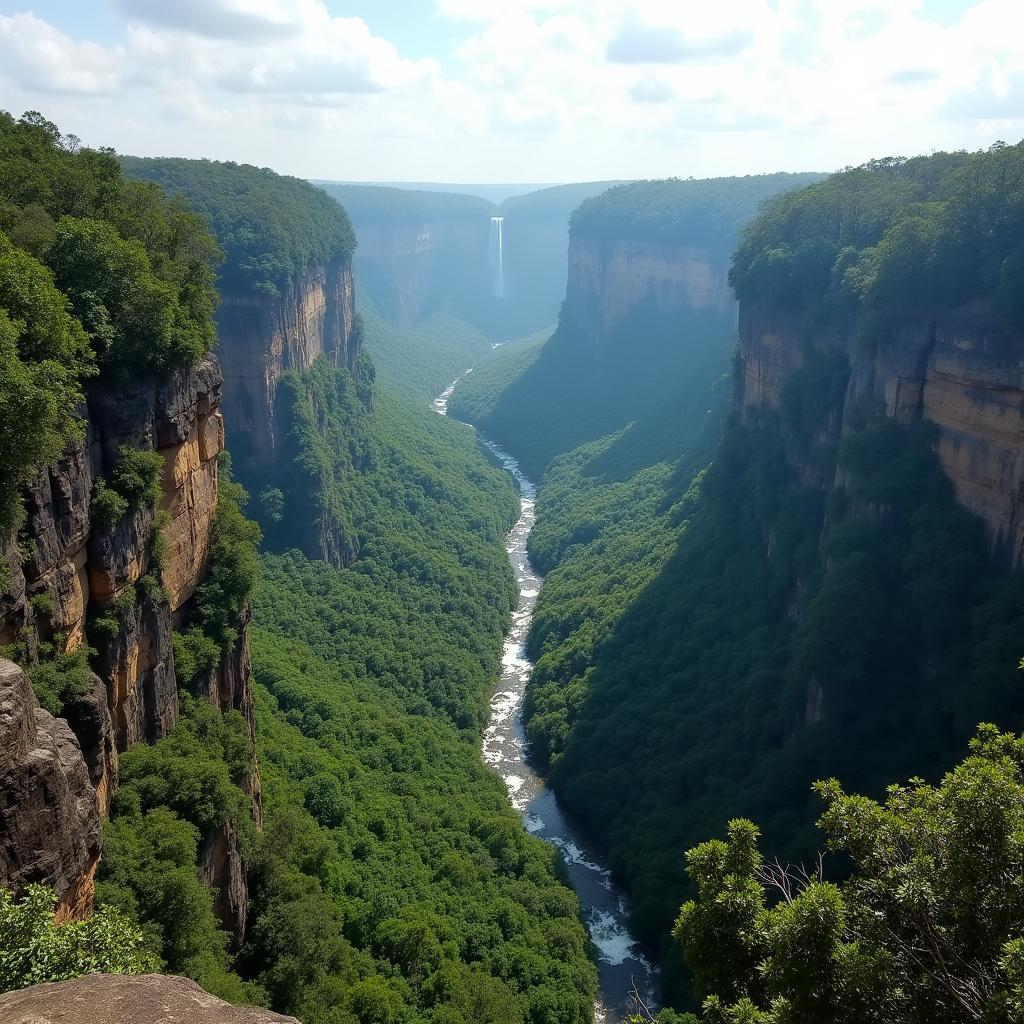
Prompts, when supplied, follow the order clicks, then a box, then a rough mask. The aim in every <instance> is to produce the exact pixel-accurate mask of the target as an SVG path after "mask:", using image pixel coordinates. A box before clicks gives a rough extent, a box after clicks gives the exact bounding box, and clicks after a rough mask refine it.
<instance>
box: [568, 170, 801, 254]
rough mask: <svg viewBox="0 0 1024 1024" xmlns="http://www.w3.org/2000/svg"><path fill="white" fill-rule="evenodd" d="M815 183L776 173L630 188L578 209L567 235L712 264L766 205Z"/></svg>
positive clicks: (674, 180)
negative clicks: (691, 255) (684, 250)
mask: <svg viewBox="0 0 1024 1024" xmlns="http://www.w3.org/2000/svg"><path fill="white" fill-rule="evenodd" d="M819 178H821V175H820V174H784V173H780V174H754V175H748V176H747V177H745V178H699V179H697V178H668V179H663V180H659V181H636V182H631V183H628V184H623V185H617V186H616V187H615V188H611V189H608V190H607V191H606V192H602V193H600V194H599V195H596V196H593V197H592V198H590V199H587V200H586V202H584V203H581V204H580V206H579V207H577V208H576V209H575V210H574V211H573V214H572V219H571V220H570V229H571V231H572V233H573V234H574V235H575V236H576V237H577V238H594V239H598V240H602V239H605V240H608V239H615V240H621V239H628V240H630V241H650V242H666V243H675V244H678V245H686V246H698V247H701V248H704V249H706V250H707V251H708V252H710V253H711V254H712V256H713V258H715V259H727V258H728V257H729V255H730V254H731V252H732V248H733V245H734V244H735V240H736V237H737V235H738V233H739V232H740V230H741V229H742V228H743V226H744V224H746V223H747V221H748V220H749V219H750V217H751V215H752V214H753V213H754V212H755V211H756V210H757V208H758V207H759V206H760V205H761V204H762V203H763V202H764V201H765V200H766V199H768V198H770V197H771V196H774V195H776V194H778V193H779V192H784V191H789V190H791V189H799V188H801V187H803V186H804V185H808V184H810V183H811V182H813V181H816V180H818V179H819Z"/></svg>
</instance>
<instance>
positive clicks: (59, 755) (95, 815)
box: [0, 357, 261, 941]
mask: <svg viewBox="0 0 1024 1024" xmlns="http://www.w3.org/2000/svg"><path fill="white" fill-rule="evenodd" d="M221 393H222V378H221V371H220V365H219V363H218V362H217V360H216V359H215V358H213V357H209V358H207V359H205V360H204V361H202V362H201V363H199V364H198V365H197V366H195V367H193V368H191V369H188V370H180V371H177V372H176V373H174V374H173V375H172V376H171V377H170V378H168V379H166V380H162V381H155V380H153V379H148V378H145V379H137V380H132V381H130V382H128V383H127V384H122V385H121V386H119V387H117V388H113V387H101V386H93V387H91V388H90V389H89V390H88V393H87V397H86V403H85V407H84V408H83V409H82V410H81V415H82V418H83V420H84V424H85V430H84V436H83V438H82V440H81V442H80V443H78V444H77V445H75V446H74V447H73V448H72V449H71V450H70V451H69V452H68V453H67V454H66V455H65V456H64V457H63V458H62V459H60V460H59V461H58V462H56V463H54V464H53V465H50V466H47V467H46V468H45V469H43V470H42V471H40V472H39V473H38V474H37V476H36V478H35V479H34V480H33V481H31V482H30V484H29V485H28V486H27V487H26V488H25V492H24V502H25V508H26V513H27V515H26V522H25V526H24V528H23V530H22V531H21V535H20V537H19V538H18V539H17V541H16V540H15V539H13V538H12V539H11V540H10V541H9V542H8V544H7V546H6V548H5V550H4V551H3V555H4V559H5V561H6V564H7V574H6V575H7V583H6V587H5V589H4V591H3V593H2V594H0V646H8V645H10V648H11V650H12V651H14V652H15V653H16V654H17V655H18V656H19V657H20V658H21V659H22V660H24V661H26V662H27V663H29V664H32V663H34V662H35V661H36V660H38V659H39V658H40V656H41V655H42V656H45V655H46V654H47V653H48V654H53V653H60V652H72V651H75V650H77V649H78V648H80V647H81V646H82V645H83V644H88V645H89V647H90V648H92V651H93V653H91V654H90V664H91V666H92V668H93V670H94V672H95V674H94V675H91V676H90V677H89V678H90V683H89V685H88V687H87V691H86V692H85V693H84V694H83V695H82V696H80V697H77V698H76V699H74V700H72V701H70V702H68V703H67V704H66V705H65V706H64V708H63V710H62V715H63V718H62V719H58V720H56V721H55V720H54V719H53V718H52V717H51V716H49V715H48V714H47V713H46V712H45V711H40V710H39V709H38V708H35V712H34V714H35V719H36V720H37V721H36V724H35V725H34V726H32V715H31V714H30V713H29V712H28V711H25V710H24V709H22V711H21V712H20V714H21V717H20V718H18V719H17V721H20V722H21V723H22V724H21V725H20V726H16V727H15V726H11V728H15V732H14V733H12V736H15V737H21V738H20V739H18V740H17V744H15V746H16V747H17V751H20V753H19V754H18V756H22V755H25V754H26V750H27V751H28V752H29V754H30V755H31V757H33V758H35V760H36V761H38V762H39V763H40V764H42V763H43V762H44V761H46V760H47V759H48V760H49V761H50V762H56V763H57V764H58V767H59V771H58V770H57V769H53V770H52V771H51V775H52V776H53V781H50V780H48V779H44V778H43V777H41V779H40V781H39V783H38V785H36V786H34V787H30V786H28V784H27V783H24V784H23V783H19V782H18V776H17V771H19V770H21V769H18V768H17V767H16V766H15V767H12V768H4V769H3V770H4V771H5V772H7V773H8V776H9V777H8V778H7V779H6V780H5V781H4V782H3V783H0V795H2V797H3V799H4V800H5V801H6V802H5V805H4V806H5V813H7V814H8V815H9V817H10V819H11V821H12V822H18V821H21V822H23V825H22V826H21V828H22V832H23V833H24V834H22V833H17V834H15V832H11V833H10V834H11V835H12V836H14V838H13V839H12V840H11V842H13V843H15V845H16V846H17V848H18V850H19V851H20V852H19V853H18V854H17V856H16V857H15V859H10V858H8V860H7V862H5V861H4V860H3V858H0V883H4V884H8V885H13V886H15V887H17V886H19V885H21V884H24V883H25V882H28V881H43V882H46V883H47V884H50V885H52V886H53V887H54V888H55V889H56V890H57V893H58V895H59V896H60V897H61V899H62V901H63V904H66V905H67V906H68V908H69V913H72V914H75V915H79V914H82V913H86V912H88V910H89V908H90V906H91V893H92V888H91V884H92V875H93V873H94V872H95V867H96V862H97V859H98V855H99V825H98V821H99V816H105V815H106V814H107V813H108V811H109V808H110V801H111V799H112V797H113V795H114V792H115V790H116V787H117V772H118V754H119V753H120V752H122V751H124V750H126V749H127V748H128V747H129V746H131V745H132V744H133V743H137V742H147V743H153V742H156V741H157V740H160V739H161V738H163V737H164V736H166V735H167V734H168V732H170V730H171V729H172V728H173V727H174V725H175V723H176V722H177V720H178V716H179V701H178V681H177V677H176V674H175V667H174V653H173V648H172V642H171V633H172V627H173V626H175V625H180V624H184V623H187V621H188V618H189V614H190V601H191V598H192V596H193V594H194V592H195V590H196V587H197V586H198V584H199V583H200V582H201V580H202V578H203V576H204V574H205V572H206V567H207V561H208V556H209V550H210V540H211V531H212V529H213V522H214V514H215V511H216V507H217V500H218V493H219V469H218V456H219V454H220V453H221V451H222V450H223V447H224V423H223V417H222V414H221ZM123 448H131V449H135V450H142V451H155V452H158V453H159V454H160V455H161V456H162V457H163V465H164V469H163V473H162V477H161V480H160V494H161V497H160V501H159V502H158V504H157V507H155V508H152V507H148V506H143V507H141V508H139V509H137V510H135V511H129V512H128V513H127V514H125V515H124V516H122V517H121V518H120V519H119V521H117V522H116V523H114V524H112V525H107V524H103V523H100V522H97V521H96V520H95V515H94V513H93V508H92V497H93V494H94V491H95V486H96V483H97V481H98V480H99V479H100V478H103V479H106V480H110V479H111V476H112V473H113V472H114V469H115V467H116V466H117V464H118V459H119V457H120V453H121V451H122V449H123ZM158 534H159V537H158ZM158 541H159V543H158ZM158 550H159V551H160V554H159V563H158V561H157V559H158V555H157V551H158ZM245 625H246V623H245V622H244V621H243V622H242V623H240V626H241V627H242V628H241V629H240V639H239V642H238V644H237V645H236V649H235V650H233V651H230V652H228V655H227V656H226V657H225V658H224V659H223V661H222V664H221V665H220V666H219V667H218V669H217V670H216V672H215V673H214V675H213V677H212V678H211V679H210V680H209V681H208V683H207V693H208V697H209V699H210V700H211V702H213V703H214V704H216V705H218V706H219V707H221V708H222V709H224V710H227V709H229V708H235V709H237V710H239V711H241V712H242V713H243V715H244V716H245V718H246V721H247V723H248V726H249V735H250V740H251V742H252V744H253V762H252V769H251V772H250V779H249V783H248V787H247V788H248V791H249V793H250V796H251V803H252V813H253V817H254V819H255V820H256V821H257V823H258V822H259V819H260V816H261V807H260V788H259V773H258V767H257V765H256V760H255V727H254V723H253V717H252V699H251V695H250V692H249V685H248V680H249V654H248V641H247V636H246V631H245ZM17 678H18V679H19V680H21V682H22V683H23V685H21V689H20V690H19V691H18V692H19V693H20V694H21V698H22V703H24V696H25V694H24V693H23V692H22V691H24V689H25V687H28V695H29V696H31V687H30V686H29V684H28V683H27V681H25V677H24V675H22V674H19V675H18V677H17ZM33 703H34V699H33ZM12 721H14V719H12ZM25 723H28V724H25ZM30 726H32V728H31V729H30V728H29V727H30ZM19 730H20V731H19ZM33 730H34V731H33ZM29 732H31V733H32V734H31V736H30V735H29ZM11 742H12V743H13V742H14V740H12V741H11ZM19 744H20V745H19ZM26 744H28V746H27V747H26ZM23 748H25V749H23ZM32 751H36V753H31V752H32ZM40 751H42V753H40ZM26 756H28V755H26ZM19 763H20V762H19ZM26 770H27V769H26ZM12 772H13V773H14V774H13V775H12V774H10V773H12ZM30 774H31V773H30ZM58 783H59V784H58ZM72 799H73V800H74V801H77V804H76V806H77V807H78V809H77V811H76V813H77V814H78V815H79V818H82V816H83V815H86V811H85V809H84V807H82V806H79V805H82V804H83V802H84V804H88V805H90V806H91V809H92V810H91V814H92V818H91V819H90V822H91V824H89V826H88V827H86V824H85V822H84V819H83V820H82V822H80V823H79V824H78V825H77V826H66V825H65V824H64V822H65V821H66V819H67V818H68V815H69V811H68V806H69V802H70V801H72ZM47 818H51V819H52V820H51V821H50V823H49V825H46V824H45V819H47ZM37 819H38V822H37ZM33 822H37V823H36V824H33ZM47 827H48V828H49V829H50V833H45V829H46V828H47ZM13 828H14V826H13V825H10V826H9V832H10V830H11V829H13ZM25 830H28V831H27V832H26V831H25ZM90 830H91V831H90ZM222 831H223V832H224V834H223V835H221V834H220V833H218V834H217V835H213V836H208V837H206V840H205V847H204V848H205V849H209V850H212V851H217V855H216V856H213V855H210V856H207V857H205V858H204V862H203V863H202V864H201V865H199V866H198V869H199V870H200V873H201V875H202V877H203V878H204V879H205V880H207V881H209V882H210V883H211V884H214V885H216V886H217V887H218V889H219V890H220V896H219V904H218V909H220V910H221V911H222V920H223V922H224V924H225V925H226V927H228V928H229V929H230V930H231V931H232V932H233V933H234V934H235V936H236V939H237V940H238V941H240V940H241V936H242V934H243V932H244V927H245V914H246V903H247V893H246V886H245V873H244V870H243V866H242V864H241V860H240V858H239V856H238V850H237V844H236V843H235V829H234V825H233V824H230V823H229V826H227V827H225V829H224V830H222ZM44 833H45V834H44ZM68 833H71V834H77V836H78V839H77V840H76V841H75V843H74V844H73V847H72V849H70V851H68V850H65V848H64V846H63V845H62V844H63V843H65V842H66V841H67V839H68ZM89 837H92V838H89ZM83 844H84V845H83ZM19 858H20V859H19Z"/></svg>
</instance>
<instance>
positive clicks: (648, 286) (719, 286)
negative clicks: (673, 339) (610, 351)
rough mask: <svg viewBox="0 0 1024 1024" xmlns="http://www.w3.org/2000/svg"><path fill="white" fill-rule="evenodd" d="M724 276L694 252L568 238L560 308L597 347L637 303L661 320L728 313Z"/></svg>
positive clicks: (729, 299) (717, 265)
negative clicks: (648, 307) (696, 313)
mask: <svg viewBox="0 0 1024 1024" xmlns="http://www.w3.org/2000/svg"><path fill="white" fill-rule="evenodd" d="M727 272H728V268H727V267H726V266H725V265H722V264H720V263H719V262H718V261H716V260H715V259H714V258H713V257H712V256H711V255H710V254H709V253H707V252H706V251H705V250H703V249H700V248H693V247H689V246H682V245H663V244H658V243H655V242H631V241H628V240H626V239H621V240H620V239H616V240H614V241H598V240H595V239H593V238H589V237H587V238H578V237H576V236H575V235H571V236H570V239H569V277H568V284H567V287H566V295H565V301H566V307H567V309H568V310H569V311H570V313H571V315H572V317H573V320H574V322H575V323H577V324H578V325H579V326H580V327H582V328H583V329H584V330H585V331H586V332H587V334H588V335H589V336H590V338H591V340H592V341H593V342H594V343H595V344H598V343H600V342H601V340H603V339H606V338H608V336H609V335H610V334H611V333H612V331H613V330H614V328H615V327H616V325H617V324H618V323H619V322H620V321H621V320H623V319H624V318H625V317H626V315H627V314H628V313H629V312H630V310H632V309H633V308H634V307H636V306H637V305H639V304H640V303H641V302H645V301H647V302H650V303H652V304H653V306H654V308H655V309H656V310H657V312H658V313H659V314H664V315H665V316H667V317H671V316H677V315H680V314H682V313H685V312H687V311H693V310H728V309H730V308H731V307H732V306H733V305H734V300H733V297H732V292H731V291H730V289H729V286H728V280H727Z"/></svg>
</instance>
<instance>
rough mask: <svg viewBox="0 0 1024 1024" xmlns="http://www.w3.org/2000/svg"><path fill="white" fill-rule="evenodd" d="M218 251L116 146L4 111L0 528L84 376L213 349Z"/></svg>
mask: <svg viewBox="0 0 1024 1024" xmlns="http://www.w3.org/2000/svg"><path fill="white" fill-rule="evenodd" d="M219 260H220V253H219V251H218V247H217V245H216V243H215V241H214V240H213V238H212V236H211V235H210V234H209V232H208V231H207V230H206V228H205V226H204V224H203V221H202V219H201V218H200V217H198V216H197V215H196V214H195V213H194V212H192V211H191V209H190V208H189V207H188V205H187V204H185V203H183V202H180V201H178V202H175V201H170V202H168V201H167V200H166V199H165V197H164V195H163V193H162V192H161V190H160V189H159V188H158V187H157V186H155V185H150V184H145V183H142V182H137V181H130V180H127V179H125V177H124V176H123V175H122V173H121V168H120V166H119V165H118V162H117V159H116V157H115V156H114V155H113V153H112V152H110V151H107V150H92V149H83V148H82V147H81V145H80V143H79V141H78V140H77V139H75V138H74V137H72V136H63V135H61V133H60V131H59V129H58V128H57V127H56V125H53V124H51V123H50V122H49V121H47V120H46V119H45V118H43V117H42V116H41V115H40V114H37V113H28V114H25V115H24V116H23V117H21V118H18V119H16V118H14V117H13V116H12V115H11V114H9V113H7V112H6V111H0V399H2V401H0V474H2V476H3V480H4V485H5V486H4V487H3V493H2V495H0V536H5V535H6V534H7V533H8V532H9V531H10V529H11V528H12V527H13V526H16V525H17V524H18V522H19V519H20V503H19V502H18V500H17V497H18V489H17V485H18V484H19V483H20V482H21V481H22V480H23V479H24V476H25V474H26V473H27V472H28V471H29V470H30V469H31V467H33V466H37V465H41V464H43V463H45V462H48V461H52V460H54V459H56V458H57V457H59V456H60V455H61V453H62V452H63V450H64V447H65V445H66V444H67V442H68V441H69V440H70V439H71V438H73V437H77V436H79V435H80V432H81V426H80V424H79V422H78V421H77V420H76V418H75V410H76V408H77V407H78V405H79V402H80V401H81V399H82V393H83V390H82V389H83V385H84V383H85V382H86V381H87V380H88V379H90V378H92V377H95V376H96V375H97V374H99V375H101V376H102V377H103V378H105V379H106V380H110V381H115V380H120V379H123V377H124V376H125V375H127V374H130V373H138V372H153V373H158V374H165V373H168V372H170V371H171V370H173V369H175V368H177V367H179V366H187V365H189V364H191V363H193V362H195V361H196V360H198V359H199V358H201V356H202V355H203V354H204V353H205V352H206V351H207V350H208V349H209V348H210V346H211V345H212V344H213V339H214V325H213V309H214V303H215V301H216V293H215V291H214V274H215V269H216V267H217V265H218V263H219Z"/></svg>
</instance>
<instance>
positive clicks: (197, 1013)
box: [0, 974, 298, 1024]
mask: <svg viewBox="0 0 1024 1024" xmlns="http://www.w3.org/2000/svg"><path fill="white" fill-rule="evenodd" d="M0 1019H2V1020H4V1021H5V1022H6V1024H298V1021H296V1019H295V1018H294V1017H283V1016H281V1014H278V1013H271V1012H270V1011H269V1010H260V1009H257V1008H255V1007H250V1006H232V1005H231V1004H229V1003H225V1002H224V1001H223V1000H222V999H218V998H217V997H216V996H212V995H210V993H209V992H204V991H203V990H202V989H201V988H200V987H199V986H198V985H197V984H196V983H195V982H194V981H189V980H188V979H187V978H175V977H168V976H166V975H162V974H146V975H143V976H142V977H127V976H125V975H122V974H90V975H87V976H86V977H84V978H76V979H75V980H74V981H61V982H51V983H50V984H47V985H33V986H32V987H31V988H25V989H21V990H20V991H18V992H8V993H6V994H5V995H0Z"/></svg>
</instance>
